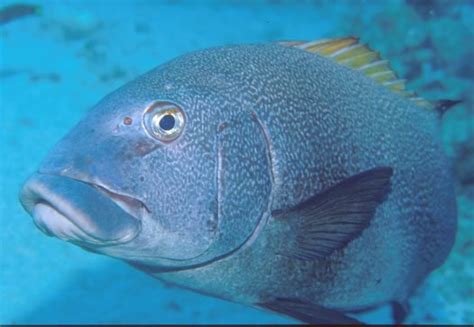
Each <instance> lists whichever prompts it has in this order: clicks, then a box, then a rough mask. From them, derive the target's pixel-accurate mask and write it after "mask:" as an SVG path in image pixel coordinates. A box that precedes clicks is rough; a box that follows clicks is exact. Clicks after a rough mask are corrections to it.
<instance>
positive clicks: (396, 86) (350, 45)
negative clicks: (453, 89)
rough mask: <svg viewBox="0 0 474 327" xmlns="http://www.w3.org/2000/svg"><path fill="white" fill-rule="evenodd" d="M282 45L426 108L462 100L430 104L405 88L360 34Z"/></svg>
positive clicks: (443, 108) (441, 107)
mask: <svg viewBox="0 0 474 327" xmlns="http://www.w3.org/2000/svg"><path fill="white" fill-rule="evenodd" d="M280 44H281V45H283V46H288V47H295V48H298V49H301V50H304V51H308V52H311V53H316V54H319V55H321V56H323V57H327V58H329V59H331V60H334V61H335V62H337V63H339V64H341V65H345V66H346V67H348V68H350V69H354V70H357V71H359V72H361V73H362V74H364V75H366V76H367V77H368V78H371V79H372V80H374V81H376V82H377V83H379V84H381V85H383V86H384V87H386V88H387V89H389V90H390V91H392V92H395V93H397V94H400V95H401V96H404V97H406V98H407V99H409V100H410V101H412V102H413V103H415V104H416V105H418V106H421V107H423V108H428V109H435V110H437V111H438V112H441V113H443V112H445V111H446V110H447V109H448V108H450V107H452V106H454V105H456V104H457V103H459V102H458V101H453V100H441V101H437V102H434V103H431V102H430V101H427V100H425V99H423V98H421V97H419V96H418V95H417V94H416V93H415V92H412V91H406V90H405V84H406V80H404V79H400V78H398V77H397V74H396V73H395V72H394V71H393V69H392V68H391V67H390V63H389V62H388V61H387V60H383V59H381V57H380V54H379V53H378V52H376V51H373V50H371V49H370V48H369V47H368V46H367V45H365V44H362V43H359V38H357V37H353V36H350V37H345V38H338V39H322V40H316V41H310V42H302V41H286V42H281V43H280Z"/></svg>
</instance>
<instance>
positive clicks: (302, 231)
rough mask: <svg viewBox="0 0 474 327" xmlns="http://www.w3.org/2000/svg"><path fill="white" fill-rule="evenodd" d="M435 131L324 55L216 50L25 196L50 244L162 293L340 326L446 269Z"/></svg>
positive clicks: (132, 97)
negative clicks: (89, 255) (135, 274)
mask: <svg viewBox="0 0 474 327" xmlns="http://www.w3.org/2000/svg"><path fill="white" fill-rule="evenodd" d="M156 112H157V113H156ZM165 116H166V118H163V117H165ZM150 117H151V118H150ZM170 121H171V123H173V124H174V125H173V124H171V125H172V126H173V129H170V130H167V127H169V126H167V125H166V124H170ZM171 125H170V126H171ZM438 125H439V121H438V115H437V114H436V112H434V111H433V110H427V109H424V108H421V107H420V106H418V105H417V104H416V103H414V102H413V101H410V100H409V99H407V98H406V97H403V96H401V95H400V94H397V93H395V92H392V91H391V90H389V89H388V88H387V87H385V86H384V85H380V84H379V83H377V82H376V81H374V80H373V79H371V78H367V76H365V75H364V74H362V73H361V72H360V71H359V70H356V69H351V68H348V67H346V66H344V65H341V64H340V63H338V62H335V61H333V60H331V59H330V58H328V57H326V56H324V55H319V54H315V53H311V52H308V51H304V50H302V49H301V48H298V47H294V46H287V45H283V44H263V45H239V46H226V47H220V48H213V49H207V50H202V51H197V52H193V53H190V54H187V55H184V56H181V57H179V58H177V59H174V60H172V61H170V62H168V63H166V64H164V65H161V66H159V67H157V68H156V69H154V70H152V71H150V72H148V73H146V74H145V75H143V76H141V77H139V78H137V79H136V80H134V81H132V82H130V83H128V84H127V85H125V86H124V87H122V88H120V89H118V90H117V91H115V92H113V93H112V94H110V95H108V96H107V97H106V98H104V99H103V100H102V101H101V102H100V103H99V104H98V105H96V106H95V107H94V108H93V109H92V110H91V111H90V112H89V114H88V115H87V116H86V117H85V118H84V119H83V120H82V121H81V122H80V123H79V124H78V125H77V126H76V127H75V128H74V129H73V130H72V131H71V132H70V133H69V134H68V135H67V136H66V137H65V138H64V139H63V140H62V141H61V142H60V143H59V144H58V145H57V146H56V148H55V149H53V151H52V152H51V154H50V155H49V156H48V158H47V159H46V160H45V162H44V163H43V165H42V166H41V167H40V169H39V171H38V173H36V174H35V175H34V176H33V177H31V179H30V180H29V181H28V182H27V183H26V185H25V187H24V189H23V191H22V195H21V197H22V202H23V204H24V206H25V208H26V209H27V210H28V211H29V212H30V213H32V215H33V216H34V218H35V223H36V224H37V225H38V226H39V227H40V228H42V229H43V230H44V231H46V232H47V233H50V234H54V235H56V236H58V237H60V238H63V239H65V240H68V241H70V242H73V243H76V244H78V245H80V246H83V247H85V248H87V249H89V250H93V251H96V252H98V253H102V254H106V255H110V256H113V257H117V258H120V259H123V260H125V261H127V262H129V263H130V264H132V265H133V266H135V267H137V268H139V269H142V270H144V271H146V272H148V273H150V274H152V275H153V276H155V277H157V278H159V279H163V280H166V281H170V282H172V283H175V284H177V285H180V286H182V287H185V288H190V289H193V290H196V291H198V292H202V293H206V294H210V295H213V296H216V297H219V298H223V299H227V300H230V301H235V302H239V303H245V304H250V305H258V306H261V307H263V308H266V309H270V310H273V311H277V312H280V313H283V314H286V315H289V316H292V317H294V318H297V319H300V320H304V321H309V322H321V321H322V322H341V321H345V320H344V319H346V318H347V317H346V316H344V315H342V313H345V312H351V311H354V310H363V309H365V308H370V307H374V306H377V305H381V304H384V303H391V302H397V303H406V301H407V299H408V297H409V296H410V295H411V294H412V292H413V291H414V290H415V288H416V287H417V286H418V285H419V283H420V282H421V281H422V280H423V279H424V278H425V277H426V276H427V275H428V274H429V272H431V271H432V270H433V269H435V268H436V267H438V266H439V265H441V264H442V263H443V262H444V260H445V258H446V257H447V255H448V254H449V251H450V249H451V247H452V244H453V241H454V237H455V231H456V204H455V196H454V190H453V180H452V177H451V175H450V170H449V166H448V161H447V158H446V157H445V155H444V153H443V150H442V146H441V142H440V140H439V136H438V135H439V129H438ZM176 126H178V127H179V128H178V127H176ZM175 129H176V131H175ZM150 130H151V133H150ZM153 136H155V137H153ZM97 198H100V200H94V199H97ZM94 201H95V202H94ZM38 203H46V205H44V206H43V207H41V206H38ZM94 206H96V207H97V208H98V209H97V210H96V211H97V212H91V211H94V210H93V209H92V207H94ZM74 217H75V218H74ZM116 217H119V218H116ZM71 221H72V222H73V223H72V224H69V222H71ZM84 226H85V227H84ZM308 312H310V313H308ZM339 313H341V316H339V315H338V314H339ZM318 317H319V318H318ZM318 319H319V320H318ZM347 319H349V318H347ZM349 320H350V319H349Z"/></svg>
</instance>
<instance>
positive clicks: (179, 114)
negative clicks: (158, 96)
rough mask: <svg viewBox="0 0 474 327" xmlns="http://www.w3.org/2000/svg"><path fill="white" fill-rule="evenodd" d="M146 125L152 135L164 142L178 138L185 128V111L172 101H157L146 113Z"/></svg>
mask: <svg viewBox="0 0 474 327" xmlns="http://www.w3.org/2000/svg"><path fill="white" fill-rule="evenodd" d="M144 125H145V128H146V130H147V132H148V134H149V135H150V136H152V137H153V138H156V139H158V140H160V141H163V142H170V141H173V140H175V139H177V138H178V137H179V136H180V135H181V132H182V131H183V128H184V113H183V111H182V110H181V108H180V107H179V106H178V105H176V104H174V103H170V102H155V103H154V104H152V105H151V106H150V107H149V108H148V109H147V110H146V111H145V115H144Z"/></svg>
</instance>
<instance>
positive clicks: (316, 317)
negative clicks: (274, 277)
mask: <svg viewBox="0 0 474 327" xmlns="http://www.w3.org/2000/svg"><path fill="white" fill-rule="evenodd" d="M257 305H258V306H260V307H262V308H265V309H268V310H271V311H275V312H278V313H281V314H283V315H285V316H289V317H292V318H294V319H297V320H300V321H302V322H305V323H309V324H361V322H359V321H358V320H356V319H353V318H350V317H348V316H346V315H344V314H342V313H340V312H338V311H336V310H331V309H326V308H324V307H322V306H319V305H316V304H312V303H306V302H302V301H299V300H294V299H275V300H272V301H269V302H265V303H258V304H257Z"/></svg>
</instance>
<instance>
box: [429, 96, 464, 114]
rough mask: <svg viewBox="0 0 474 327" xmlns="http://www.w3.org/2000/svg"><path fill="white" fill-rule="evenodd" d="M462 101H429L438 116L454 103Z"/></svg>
mask: <svg viewBox="0 0 474 327" xmlns="http://www.w3.org/2000/svg"><path fill="white" fill-rule="evenodd" d="M462 102H463V101H462V100H450V99H442V100H435V101H431V103H432V105H433V107H434V109H435V110H436V111H437V112H438V114H439V117H440V118H441V117H443V115H444V113H445V112H446V111H448V110H449V109H451V108H452V107H454V106H455V105H457V104H460V103H462Z"/></svg>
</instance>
